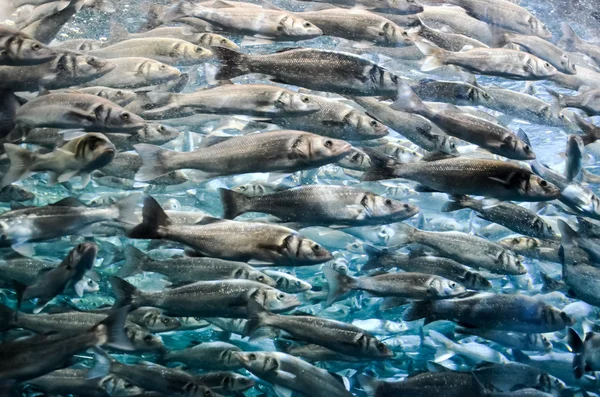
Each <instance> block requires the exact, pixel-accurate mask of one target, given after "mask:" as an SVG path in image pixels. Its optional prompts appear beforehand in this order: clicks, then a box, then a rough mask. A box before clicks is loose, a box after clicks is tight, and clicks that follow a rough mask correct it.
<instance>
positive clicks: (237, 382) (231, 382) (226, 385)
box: [221, 372, 256, 391]
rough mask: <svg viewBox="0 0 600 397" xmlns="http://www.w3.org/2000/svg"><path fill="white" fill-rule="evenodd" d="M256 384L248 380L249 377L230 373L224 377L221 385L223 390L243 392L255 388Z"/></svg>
mask: <svg viewBox="0 0 600 397" xmlns="http://www.w3.org/2000/svg"><path fill="white" fill-rule="evenodd" d="M255 383H256V382H254V380H252V379H250V378H248V377H247V376H243V375H240V374H236V373H235V372H230V373H228V374H227V375H225V376H224V377H223V381H222V383H221V385H222V388H223V390H228V391H243V390H248V389H250V388H251V387H254V385H255Z"/></svg>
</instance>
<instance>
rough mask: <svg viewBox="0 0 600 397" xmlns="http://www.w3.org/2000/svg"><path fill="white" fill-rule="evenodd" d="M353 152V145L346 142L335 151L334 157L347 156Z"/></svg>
mask: <svg viewBox="0 0 600 397" xmlns="http://www.w3.org/2000/svg"><path fill="white" fill-rule="evenodd" d="M351 150H352V145H351V144H349V143H348V142H344V143H343V144H342V145H341V146H340V147H339V148H338V149H337V150H334V151H333V155H334V156H345V155H347V154H349V153H350V151H351Z"/></svg>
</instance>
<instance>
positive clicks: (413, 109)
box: [390, 81, 430, 117]
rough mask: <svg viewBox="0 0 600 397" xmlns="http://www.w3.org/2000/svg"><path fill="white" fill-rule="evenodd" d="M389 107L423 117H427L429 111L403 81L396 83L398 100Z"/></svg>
mask: <svg viewBox="0 0 600 397" xmlns="http://www.w3.org/2000/svg"><path fill="white" fill-rule="evenodd" d="M390 107H391V108H392V109H394V110H399V111H401V112H406V113H417V114H420V115H421V116H424V117H427V115H428V114H429V110H430V109H429V108H428V107H427V105H425V104H424V103H423V101H422V100H421V98H419V96H418V95H417V94H415V92H414V91H413V90H412V88H411V87H410V85H409V84H408V83H406V82H404V81H401V82H399V83H398V99H397V100H396V101H394V103H392V104H391V105H390Z"/></svg>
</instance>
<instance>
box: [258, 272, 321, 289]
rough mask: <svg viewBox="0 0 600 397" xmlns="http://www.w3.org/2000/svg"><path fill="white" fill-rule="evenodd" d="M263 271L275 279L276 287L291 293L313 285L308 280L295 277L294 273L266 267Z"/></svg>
mask: <svg viewBox="0 0 600 397" xmlns="http://www.w3.org/2000/svg"><path fill="white" fill-rule="evenodd" d="M263 273H265V274H266V275H267V276H269V277H270V278H271V279H273V281H275V285H274V287H276V288H277V289H278V290H280V291H283V292H287V293H289V294H297V293H300V292H304V291H308V290H310V289H311V288H312V285H310V284H309V283H308V282H306V281H304V280H302V279H299V278H298V277H295V276H294V275H293V274H289V273H286V272H282V271H277V270H272V269H265V270H263Z"/></svg>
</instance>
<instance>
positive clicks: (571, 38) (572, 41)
mask: <svg viewBox="0 0 600 397" xmlns="http://www.w3.org/2000/svg"><path fill="white" fill-rule="evenodd" d="M560 29H561V31H562V37H561V38H560V40H558V43H557V44H558V46H559V47H560V48H562V49H564V50H566V51H577V45H578V44H581V39H580V38H579V36H577V33H575V31H574V30H573V28H572V27H571V25H569V24H568V23H567V22H563V23H561V24H560Z"/></svg>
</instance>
